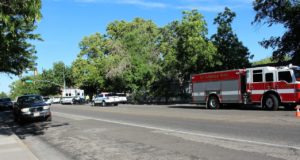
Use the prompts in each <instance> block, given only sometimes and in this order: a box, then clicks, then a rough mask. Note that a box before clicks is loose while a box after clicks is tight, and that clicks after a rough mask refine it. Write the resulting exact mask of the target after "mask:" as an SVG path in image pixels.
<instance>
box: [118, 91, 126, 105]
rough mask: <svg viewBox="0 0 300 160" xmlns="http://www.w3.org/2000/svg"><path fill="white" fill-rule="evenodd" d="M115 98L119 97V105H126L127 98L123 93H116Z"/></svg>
mask: <svg viewBox="0 0 300 160" xmlns="http://www.w3.org/2000/svg"><path fill="white" fill-rule="evenodd" d="M117 96H118V97H119V102H120V103H127V96H126V94H125V93H117Z"/></svg>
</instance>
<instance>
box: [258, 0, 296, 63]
mask: <svg viewBox="0 0 300 160" xmlns="http://www.w3.org/2000/svg"><path fill="white" fill-rule="evenodd" d="M253 5H254V10H255V11H256V12H257V13H256V16H255V20H254V23H265V24H268V26H269V27H270V26H272V25H274V24H282V25H283V26H284V28H285V29H286V32H285V33H284V34H283V35H282V36H281V37H271V38H270V39H269V40H264V41H262V42H260V44H261V45H262V46H263V47H265V48H269V47H271V48H273V49H275V50H274V52H273V58H274V59H275V60H277V61H279V62H280V61H283V60H284V59H285V57H286V56H288V57H291V58H292V62H293V63H294V64H300V29H299V28H300V21H299V20H300V1H299V0H256V1H255V2H254V3H253Z"/></svg>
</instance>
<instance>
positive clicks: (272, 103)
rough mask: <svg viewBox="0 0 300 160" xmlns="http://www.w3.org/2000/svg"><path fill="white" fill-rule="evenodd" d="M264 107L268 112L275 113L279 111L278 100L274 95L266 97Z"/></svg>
mask: <svg viewBox="0 0 300 160" xmlns="http://www.w3.org/2000/svg"><path fill="white" fill-rule="evenodd" d="M263 107H264V109H266V110H273V111H276V110H278V107H279V101H278V98H277V97H276V96H275V95H273V94H268V95H266V97H265V98H264V101H263Z"/></svg>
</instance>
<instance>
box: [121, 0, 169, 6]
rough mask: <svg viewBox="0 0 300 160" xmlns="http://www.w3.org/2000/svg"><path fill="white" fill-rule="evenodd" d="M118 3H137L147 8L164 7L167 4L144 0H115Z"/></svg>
mask: <svg viewBox="0 0 300 160" xmlns="http://www.w3.org/2000/svg"><path fill="white" fill-rule="evenodd" d="M117 3H119V4H129V5H137V6H142V7H149V8H166V7H167V4H165V3H160V2H149V1H144V0H119V1H117Z"/></svg>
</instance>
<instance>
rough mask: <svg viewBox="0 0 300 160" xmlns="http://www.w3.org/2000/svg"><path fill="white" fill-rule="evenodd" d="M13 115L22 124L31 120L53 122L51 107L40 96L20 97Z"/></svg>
mask: <svg viewBox="0 0 300 160" xmlns="http://www.w3.org/2000/svg"><path fill="white" fill-rule="evenodd" d="M13 113H14V119H15V121H18V122H21V123H22V122H24V121H26V120H31V119H43V120H45V121H51V120H52V116H51V111H50V105H48V104H46V103H45V102H44V100H43V98H42V96H40V95H24V96H21V97H18V99H17V102H16V104H15V105H14V109H13Z"/></svg>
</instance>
